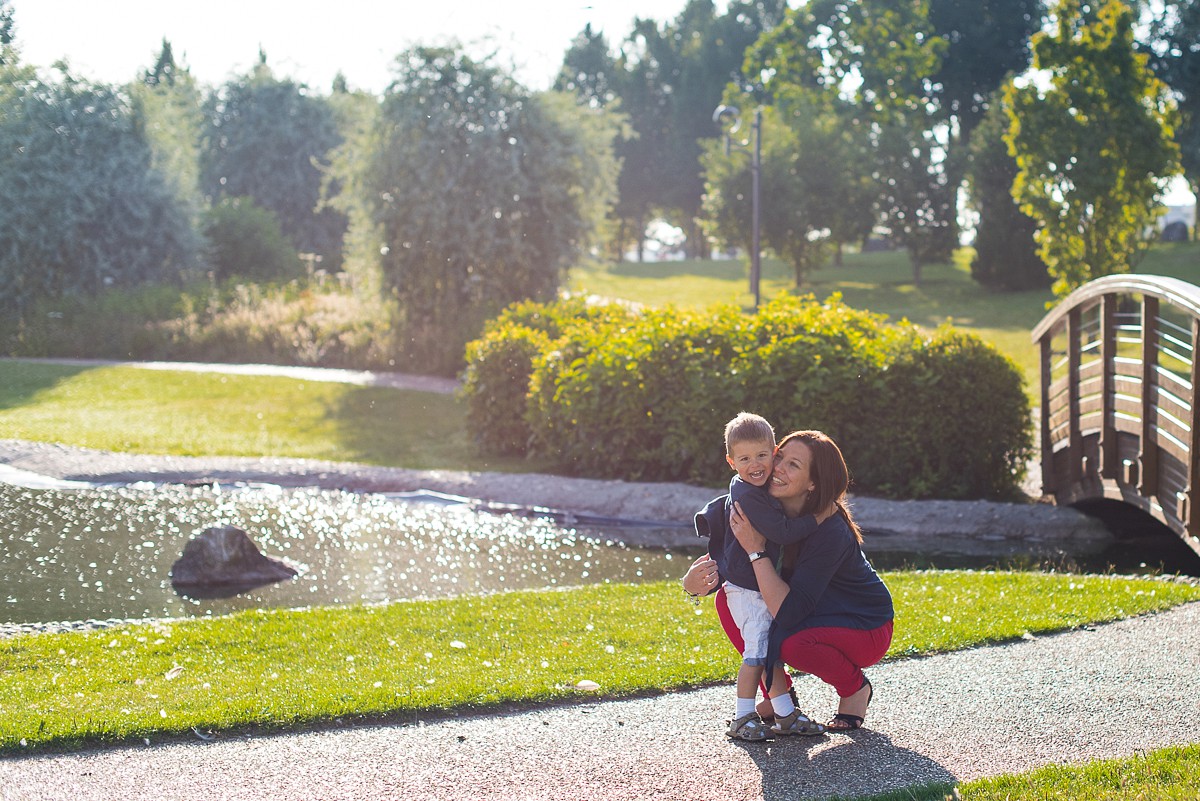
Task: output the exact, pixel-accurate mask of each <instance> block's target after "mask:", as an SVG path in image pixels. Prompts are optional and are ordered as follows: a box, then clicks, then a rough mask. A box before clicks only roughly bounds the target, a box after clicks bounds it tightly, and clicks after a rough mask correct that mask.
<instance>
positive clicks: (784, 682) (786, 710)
mask: <svg viewBox="0 0 1200 801" xmlns="http://www.w3.org/2000/svg"><path fill="white" fill-rule="evenodd" d="M773 670H774V675H773V676H772V678H771V689H772V690H774V692H773V693H772V694H771V698H770V702H771V709H772V711H773V712H774V714H775V715H777V716H778V717H781V718H784V717H787V716H788V715H790V714H792V710H794V709H795V708H796V704H795V702H794V701H793V700H792V693H791V689H792V682H791V676H790V675H788V672H787V668H785V667H784V666H783V665H782V664H776V665H775V667H774V668H773Z"/></svg>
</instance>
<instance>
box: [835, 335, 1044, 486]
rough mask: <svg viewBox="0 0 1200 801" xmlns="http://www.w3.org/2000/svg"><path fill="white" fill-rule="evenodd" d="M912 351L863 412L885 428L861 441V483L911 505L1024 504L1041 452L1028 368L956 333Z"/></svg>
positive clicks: (903, 354)
mask: <svg viewBox="0 0 1200 801" xmlns="http://www.w3.org/2000/svg"><path fill="white" fill-rule="evenodd" d="M907 344H908V347H905V348H903V349H901V350H900V351H899V352H898V353H897V354H896V355H895V358H894V360H893V361H892V363H891V364H890V366H889V368H888V370H887V371H886V372H885V373H884V374H883V377H882V384H881V389H882V392H881V393H878V394H876V395H875V396H874V397H873V398H872V403H871V404H869V405H866V406H864V407H863V410H864V412H868V413H869V414H868V417H870V418H874V419H877V420H879V421H881V423H882V424H881V425H878V426H874V427H873V430H872V431H871V433H870V437H869V439H868V440H867V442H863V443H861V444H862V446H863V447H864V450H863V452H862V455H861V457H859V458H856V459H855V461H854V464H856V465H857V467H856V473H855V476H856V481H857V482H858V484H860V485H861V486H863V487H870V488H871V490H872V491H874V492H877V493H879V494H882V495H889V496H895V497H903V498H926V497H940V498H994V499H1003V500H1011V499H1014V498H1016V497H1018V496H1019V494H1020V493H1019V479H1020V477H1021V476H1022V475H1023V474H1024V471H1025V465H1026V463H1027V461H1028V460H1029V458H1030V456H1031V454H1032V444H1033V440H1032V429H1031V409H1030V406H1029V399H1028V397H1027V396H1026V394H1025V391H1024V388H1023V386H1022V383H1023V382H1022V380H1021V372H1020V370H1019V368H1018V367H1017V366H1016V365H1015V364H1014V363H1013V362H1012V361H1011V360H1010V359H1009V358H1008V357H1006V356H1004V355H1003V354H1001V353H1000V352H999V351H997V350H996V349H995V348H993V347H992V346H991V345H988V344H987V343H985V342H983V341H982V340H980V339H979V338H978V337H976V336H974V335H973V334H967V333H964V332H962V331H957V330H955V329H953V328H950V327H949V326H943V327H941V328H939V329H938V330H937V331H936V332H935V333H934V334H933V335H932V336H930V337H928V338H920V339H914V340H913V341H911V342H909V343H907ZM868 443H869V445H870V449H869V450H866V449H865V446H866V445H867V444H868ZM856 444H857V443H856ZM855 450H856V451H857V450H858V449H857V448H856V449H855ZM857 456H858V453H857V452H852V453H847V454H846V458H847V459H848V460H849V459H851V458H854V457H857Z"/></svg>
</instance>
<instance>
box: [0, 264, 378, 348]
mask: <svg viewBox="0 0 1200 801" xmlns="http://www.w3.org/2000/svg"><path fill="white" fill-rule="evenodd" d="M396 313H397V312H396V309H395V304H394V303H388V302H387V301H385V300H381V299H379V298H378V297H376V296H373V295H371V294H370V293H358V292H355V291H354V290H353V289H352V288H350V287H348V286H344V285H342V284H341V283H340V282H338V281H335V280H332V279H322V278H321V277H319V276H318V277H317V278H314V279H312V280H300V281H291V282H288V283H286V284H283V285H278V286H271V285H263V286H259V285H253V284H250V285H247V284H236V283H232V284H226V285H223V286H215V285H212V284H210V283H199V284H194V285H192V286H190V287H188V288H187V289H185V290H181V289H179V288H178V287H170V286H165V285H163V286H150V285H148V286H142V287H137V288H133V289H112V290H109V291H107V292H103V293H100V294H99V295H97V296H96V297H95V298H93V299H91V300H88V301H86V302H85V301H83V300H81V299H70V298H64V299H60V300H57V301H53V302H51V301H41V302H39V303H38V304H37V305H36V306H35V307H34V310H33V312H31V313H30V314H29V315H28V316H27V317H26V318H25V319H24V320H23V321H16V320H12V319H8V318H3V319H0V353H5V354H7V355H12V356H34V357H38V356H60V357H72V358H94V359H140V360H153V359H170V360H179V361H188V360H196V361H207V362H265V363H270V364H301V365H319V366H323V367H344V368H356V369H363V370H371V369H374V370H380V369H382V370H390V369H395V359H396V352H397V344H396V342H395V336H394V333H393V332H394V330H395V325H394V322H393V321H394V319H395V316H396Z"/></svg>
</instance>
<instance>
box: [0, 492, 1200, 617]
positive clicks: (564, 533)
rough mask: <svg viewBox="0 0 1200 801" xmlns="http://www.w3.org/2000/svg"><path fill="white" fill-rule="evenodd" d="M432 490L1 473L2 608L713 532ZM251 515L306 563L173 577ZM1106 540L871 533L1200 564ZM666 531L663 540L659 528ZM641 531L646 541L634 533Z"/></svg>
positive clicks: (119, 607) (1170, 545) (408, 594)
mask: <svg viewBox="0 0 1200 801" xmlns="http://www.w3.org/2000/svg"><path fill="white" fill-rule="evenodd" d="M446 501H447V498H446V497H444V496H443V497H441V498H439V497H438V496H436V495H434V494H425V495H418V497H415V498H414V497H403V496H393V495H384V494H359V493H349V492H338V491H330V490H318V489H288V490H284V489H281V488H279V487H274V486H271V485H251V486H242V487H236V486H235V487H225V486H201V487H186V486H180V485H152V484H144V485H137V484H135V485H130V486H127V487H93V488H90V489H73V490H60V489H28V488H24V487H20V486H16V485H11V484H5V483H2V482H0V624H32V623H51V622H59V621H81V620H110V619H140V618H162V617H185V616H203V615H217V614H225V613H228V612H233V611H237V610H240V609H250V608H268V607H302V606H318V605H331V604H344V603H378V602H386V601H395V600H404V599H417V598H446V597H453V596H458V595H463V594H477V593H488V592H499V591H505V590H516V589H530V588H546V587H569V586H579V585H583V584H593V583H600V582H640V581H658V580H665V579H677V578H679V577H680V576H681V575H682V574H683V573H684V572H685V570H686V569H687V565H688V563H689V562H690V560H691V559H693V558H694V557H695V556H697V555H699V554H700V553H701V552H702V551H703V549H704V547H705V546H706V544H707V543H706V542H705V541H703V540H700V539H696V540H695V541H694V542H695V545H692V544H691V543H692V540H691V538H690V536H689V535H688V533H687V531H688V530H687V529H680V528H675V529H670V530H664V529H646V528H638V527H633V526H623V525H620V524H619V523H618V522H615V521H605V522H604V525H598V524H597V525H591V526H587V525H575V524H571V523H569V522H565V521H564V520H562V519H561V517H555V516H552V515H551V516H530V515H529V514H528V513H513V512H510V513H496V512H495V511H486V510H481V509H477V508H474V507H472V506H470V505H465V504H462V503H447V502H446ZM221 525H233V526H237V527H238V528H241V529H244V530H245V531H246V532H247V533H248V534H249V535H250V537H251V539H252V540H253V541H254V542H255V544H256V545H257V546H258V547H259V549H260V550H262V551H263V552H264V553H265V554H267V555H268V556H273V557H277V558H282V559H285V560H287V561H288V562H290V563H292V564H293V565H295V566H297V567H298V568H299V569H300V571H301V572H300V575H299V576H298V577H297V578H295V579H292V580H288V581H283V582H279V583H275V584H269V585H265V586H261V587H257V588H255V589H251V590H247V591H243V592H239V593H237V594H231V595H228V596H227V597H199V596H198V595H195V594H191V595H189V594H185V593H183V592H179V591H177V590H176V589H175V588H174V587H173V586H172V584H171V579H170V573H171V566H172V565H173V564H174V562H175V560H176V559H178V558H179V556H180V554H182V552H183V549H184V546H185V545H186V544H187V543H188V541H190V540H191V539H192V538H193V537H195V536H196V535H197V534H199V533H200V532H202V531H203V530H205V529H207V528H209V527H212V526H221ZM1158 528H1159V529H1161V532H1166V533H1165V534H1163V533H1161V532H1159V533H1157V534H1147V533H1146V532H1145V530H1144V527H1139V531H1140V532H1141V533H1140V534H1139V536H1123V537H1121V538H1119V539H1118V540H1117V541H1116V542H1114V543H1113V544H1112V545H1111V546H1110V547H1108V548H1106V549H1104V550H1102V551H1100V552H1086V553H1084V552H1080V553H1068V552H1060V551H1056V550H1054V549H1049V550H1046V551H1042V552H1030V551H1027V550H1026V551H1021V550H1019V549H1021V548H1029V547H1030V546H1028V545H1021V544H1020V543H1012V544H1010V545H1008V546H1005V548H1006V549H1008V550H1002V551H1000V552H992V553H965V552H963V551H962V550H961V548H962V545H963V544H964V543H965V542H967V540H965V539H960V540H950V541H946V542H944V543H942V546H943V547H942V548H941V549H940V550H938V551H935V552H926V553H911V552H905V551H899V550H895V549H890V548H889V547H888V544H887V539H888V538H887V537H886V536H871V535H868V542H867V545H866V549H867V553H868V555H869V556H870V558H871V561H872V563H873V564H874V565H875V566H876V567H877V568H878V569H881V570H892V569H899V568H916V569H926V568H936V569H952V568H978V569H988V568H1000V569H1008V568H1014V569H1025V570H1057V571H1063V572H1092V573H1095V572H1116V573H1131V574H1139V573H1140V574H1149V573H1158V572H1164V573H1183V574H1186V575H1200V558H1198V557H1197V556H1196V555H1195V554H1194V553H1192V552H1191V551H1190V550H1189V549H1188V548H1187V547H1186V546H1185V545H1184V544H1183V543H1182V541H1181V540H1180V539H1179V538H1178V537H1176V536H1175V535H1173V534H1171V533H1170V532H1169V531H1167V530H1166V529H1165V527H1162V526H1159V527H1158ZM663 542H665V543H673V544H674V545H673V547H663V546H662V545H660V544H659V543H663ZM633 543H644V545H638V544H633Z"/></svg>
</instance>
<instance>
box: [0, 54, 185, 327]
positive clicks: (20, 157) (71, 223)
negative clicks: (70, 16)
mask: <svg viewBox="0 0 1200 801" xmlns="http://www.w3.org/2000/svg"><path fill="white" fill-rule="evenodd" d="M57 68H58V69H59V71H60V73H61V79H60V80H59V81H58V82H56V83H47V82H45V81H43V80H41V79H39V78H38V77H36V75H34V73H33V72H32V71H31V70H23V71H19V72H18V71H13V72H9V73H8V75H7V76H6V78H7V80H5V81H4V83H3V88H2V89H0V287H3V290H2V291H0V309H3V310H4V312H6V313H15V314H16V315H17V316H18V317H20V316H22V315H23V314H24V313H25V312H27V311H28V309H29V308H30V305H31V304H32V303H34V302H36V301H38V300H41V299H55V298H60V297H64V296H68V295H76V296H87V295H95V294H98V293H99V292H101V291H102V290H104V289H105V288H106V287H109V286H131V285H134V284H137V283H142V282H148V281H156V282H157V281H168V280H172V279H178V278H179V276H180V274H181V272H183V271H186V270H188V269H189V268H192V267H193V266H195V264H196V263H197V252H198V246H199V241H198V238H197V237H196V236H195V231H194V230H193V228H192V226H191V220H190V219H189V218H188V215H187V213H186V210H185V209H184V208H183V207H182V205H181V204H180V203H179V202H178V199H177V198H176V197H175V195H174V194H173V192H172V190H171V187H170V185H169V183H168V182H167V181H166V180H165V179H164V178H163V176H162V175H161V174H160V173H159V172H158V171H157V170H156V169H155V168H154V165H153V155H152V150H151V147H150V145H149V143H148V142H147V141H146V138H145V136H144V132H143V131H142V130H140V128H139V126H138V124H137V122H136V117H135V114H134V113H133V111H132V109H131V107H130V104H129V102H128V100H127V99H126V98H125V97H124V96H123V95H122V94H120V93H119V92H117V91H116V90H114V89H113V88H111V87H108V86H104V85H101V84H92V83H88V82H86V81H83V80H80V79H77V78H75V77H73V76H72V75H71V74H70V73H69V72H68V71H67V69H66V66H65V65H61V64H60V65H58V67H57Z"/></svg>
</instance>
